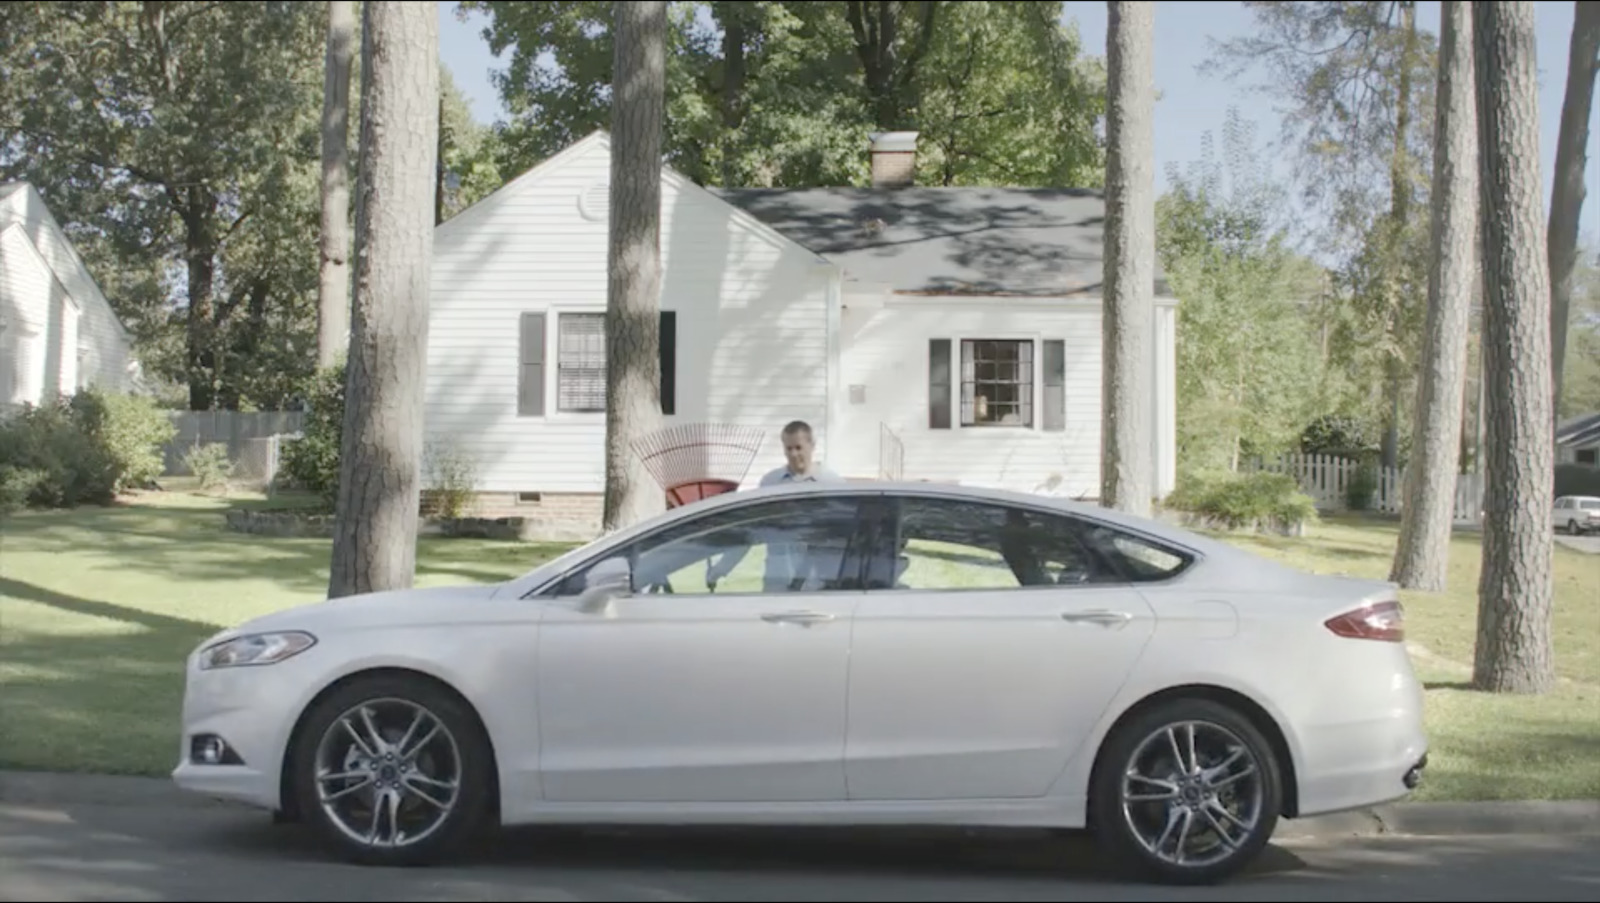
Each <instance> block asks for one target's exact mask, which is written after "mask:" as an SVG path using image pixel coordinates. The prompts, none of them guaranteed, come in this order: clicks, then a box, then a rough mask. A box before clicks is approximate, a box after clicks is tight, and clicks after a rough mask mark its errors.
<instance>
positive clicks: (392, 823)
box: [293, 675, 494, 865]
mask: <svg viewBox="0 0 1600 903" xmlns="http://www.w3.org/2000/svg"><path fill="white" fill-rule="evenodd" d="M293 755H294V778H295V789H296V794H297V797H298V803H299V809H300V811H301V812H302V813H304V818H305V820H307V821H309V822H311V823H312V824H314V825H315V826H316V828H317V830H318V831H319V832H320V833H321V834H322V835H323V836H325V837H326V838H328V840H329V841H330V842H332V843H333V845H334V846H335V848H336V849H337V850H339V852H340V854H341V855H342V858H345V859H348V860H351V861H354V862H359V863H363V864H370V865H426V864H431V863H433V862H436V861H438V860H440V859H442V858H445V857H447V856H449V855H450V854H453V853H454V852H456V851H457V850H459V849H460V847H461V846H462V844H463V843H464V842H465V841H466V840H467V839H468V838H470V837H471V836H472V835H474V834H475V833H476V832H477V831H479V830H480V829H481V828H483V827H484V826H485V821H486V814H487V812H488V811H489V808H490V806H489V803H490V794H491V793H492V788H493V786H494V785H493V782H492V780H491V769H492V768H493V767H494V765H493V756H492V754H491V752H490V749H489V741H488V738H487V737H486V736H485V734H484V731H483V729H482V727H481V726H480V725H479V722H478V719H477V718H476V716H475V715H474V714H473V713H472V712H471V711H470V710H469V709H468V708H467V707H466V706H465V705H463V704H462V703H461V702H460V701H459V700H458V699H457V698H456V697H455V696H454V695H453V694H451V693H449V692H447V691H445V690H444V689H442V688H441V687H439V686H438V685H436V684H434V683H433V682H432V681H428V680H426V679H423V678H420V677H411V676H404V675H374V676H372V677H366V678H359V679H357V680H355V681H352V682H351V683H348V684H346V685H344V686H342V687H339V688H338V689H337V690H335V691H334V692H332V693H330V694H328V695H327V696H326V697H324V698H323V699H321V700H320V701H318V703H317V704H316V706H315V708H314V709H313V710H312V711H311V712H309V713H308V715H307V719H306V724H305V727H304V729H303V730H302V731H301V732H300V736H299V740H298V742H297V743H296V748H295V750H294V751H293Z"/></svg>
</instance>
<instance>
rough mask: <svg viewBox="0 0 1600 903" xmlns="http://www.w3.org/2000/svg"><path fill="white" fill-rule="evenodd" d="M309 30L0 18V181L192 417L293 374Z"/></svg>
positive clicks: (310, 137)
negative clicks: (72, 254) (35, 213)
mask: <svg viewBox="0 0 1600 903" xmlns="http://www.w3.org/2000/svg"><path fill="white" fill-rule="evenodd" d="M325 32H326V8H325V5H324V4H321V3H288V2H281V0H270V2H261V3H227V4H223V3H209V2H172V3H143V2H105V3H8V4H4V5H3V6H0V111H4V112H0V180H5V179H26V180H28V181H31V182H33V183H34V184H35V185H36V186H38V188H39V190H40V192H41V193H42V194H43V195H44V197H45V198H46V200H47V202H48V203H49V205H50V208H51V212H52V213H53V214H54V215H55V217H56V219H57V220H58V221H60V222H61V223H62V225H63V226H64V227H65V228H66V229H67V230H68V232H69V233H70V236H71V239H72V241H73V243H74V245H75V247H76V249H77V250H78V251H79V253H80V254H81V255H82V256H83V258H84V259H85V262H86V263H87V265H88V266H89V268H90V271H91V272H92V273H94V275H95V278H96V280H97V281H98V282H99V283H100V285H101V286H102V288H103V289H104V291H105V293H106V295H107V297H109V298H110V299H112V303H113V304H114V305H115V306H116V309H117V313H118V314H119V316H120V317H121V318H122V320H123V321H124V322H125V323H126V324H128V327H129V329H130V331H131V332H132V333H133V334H134V336H135V339H136V347H137V350H138V353H139V356H140V358H141V360H142V361H143V362H144V364H145V367H146V370H147V372H150V373H151V374H152V375H153V376H155V377H157V378H159V379H165V380H171V381H174V382H179V383H183V384H185V385H186V386H187V387H188V388H189V390H190V401H191V403H196V404H198V406H199V407H201V408H208V407H211V406H212V405H216V406H219V407H224V408H237V407H250V406H253V407H258V408H272V407H278V406H280V405H281V403H282V402H284V401H285V400H287V397H288V395H287V388H288V387H290V386H292V385H294V384H295V383H296V382H297V381H298V380H299V379H300V378H302V377H303V376H304V375H306V374H307V373H308V372H309V367H310V363H309V362H310V361H311V359H312V357H311V355H309V354H307V353H306V349H307V348H309V347H314V334H315V298H316V285H317V254H316V252H315V247H314V243H313V244H312V245H308V244H307V241H306V238H307V236H313V237H314V236H315V235H316V233H317V222H318V215H319V209H318V186H319V182H320V166H319V162H318V161H319V153H320V144H319V137H318V131H317V129H318V122H319V118H320V111H321V101H322V56H323V42H324V37H325ZM313 242H314V239H313ZM308 248H309V250H308Z"/></svg>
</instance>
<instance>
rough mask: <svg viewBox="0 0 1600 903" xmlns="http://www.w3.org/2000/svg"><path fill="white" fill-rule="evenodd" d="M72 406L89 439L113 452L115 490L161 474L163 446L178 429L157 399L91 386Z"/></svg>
mask: <svg viewBox="0 0 1600 903" xmlns="http://www.w3.org/2000/svg"><path fill="white" fill-rule="evenodd" d="M71 407H72V410H73V413H74V414H75V415H76V416H77V422H78V423H79V425H80V426H81V428H82V429H83V431H84V433H85V435H86V436H87V437H88V439H89V440H90V441H91V442H93V443H94V444H95V445H96V446H97V447H99V448H102V449H104V450H105V451H106V453H107V454H109V455H110V456H111V460H112V464H113V465H114V466H115V468H116V472H117V478H116V482H115V483H114V485H113V487H112V489H113V490H114V491H115V492H119V493H120V492H125V491H127V490H129V489H134V488H137V487H141V486H148V485H149V484H151V483H154V482H155V480H156V478H157V477H159V476H161V471H162V460H161V446H162V445H164V444H165V443H167V442H168V441H170V440H171V439H172V437H173V436H175V435H177V432H178V429H177V427H176V426H174V425H173V423H172V419H171V418H170V417H168V416H167V412H166V411H163V410H161V409H160V408H159V407H157V406H156V403H155V402H154V401H152V400H151V399H149V398H145V397H144V396H141V395H125V394H118V393H108V392H102V391H100V390H99V389H94V388H88V389H82V390H79V392H78V393H77V394H76V395H74V396H73V397H72V402H71Z"/></svg>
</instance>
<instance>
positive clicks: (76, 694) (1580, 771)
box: [0, 493, 1600, 799]
mask: <svg viewBox="0 0 1600 903" xmlns="http://www.w3.org/2000/svg"><path fill="white" fill-rule="evenodd" d="M240 504H251V505H255V504H260V501H259V500H249V499H247V500H232V501H226V502H225V501H222V500H219V499H212V498H205V497H201V496H192V495H184V494H179V493H165V494H160V495H154V496H144V497H141V498H139V499H136V500H135V501H134V502H133V503H131V504H128V505H123V506H119V507H117V508H112V509H96V508H85V509H80V510H77V511H70V512H26V513H23V514H20V515H17V516H15V517H13V518H11V519H10V520H8V521H6V522H5V523H4V524H3V525H0V725H3V729H0V768H28V769H45V770H54V771H102V772H113V773H127V774H155V775H163V774H166V773H167V772H168V771H169V770H170V769H171V767H172V764H173V761H174V759H175V757H176V755H177V742H178V741H177V730H178V722H177V719H178V709H179V703H180V694H181V691H182V687H181V677H182V662H183V658H184V656H185V655H186V654H187V653H188V652H189V651H190V650H191V649H192V648H193V647H194V645H195V644H196V643H198V642H199V641H200V640H202V639H204V638H205V637H206V636H208V635H209V634H211V633H213V632H214V631H215V630H217V629H218V628H220V627H224V626H231V625H233V624H237V623H238V622H240V621H243V620H245V619H247V618H250V617H254V616H256V615H258V614H263V613H266V612H270V611H274V610H277V609H280V608H283V607H286V606H289V605H294V604H299V603H303V602H311V601H315V600H317V599H319V598H321V594H322V593H323V591H324V588H325V586H326V583H327V573H328V542H327V541H326V540H321V539H269V538H264V537H259V536H245V535H241V534H235V533H229V532H227V531H226V530H225V529H223V525H222V512H223V511H224V510H225V509H226V508H227V507H228V506H229V505H240ZM1395 533H1396V527H1395V526H1393V525H1391V524H1386V523H1373V522H1353V521H1338V522H1327V523H1323V524H1320V525H1318V526H1317V527H1315V528H1314V530H1313V533H1312V535H1311V536H1310V537H1308V538H1307V539H1303V540H1295V539H1281V538H1269V537H1258V536H1238V537H1231V539H1232V541H1235V542H1239V543H1241V544H1244V545H1247V546H1250V547H1253V548H1256V549H1259V550H1261V551H1263V552H1265V553H1266V554H1269V555H1273V556H1276V557H1280V558H1284V559H1287V560H1289V561H1290V562H1291V563H1294V564H1296V565H1298V566H1300V567H1304V568H1307V569H1309V570H1314V571H1319V572H1332V571H1339V572H1344V573H1350V574H1355V575H1361V576H1371V577H1379V578H1381V577H1383V576H1385V575H1386V574H1387V572H1388V567H1389V554H1390V550H1391V549H1392V548H1393V544H1394V541H1395ZM564 548H565V546H561V545H524V544H513V543H496V542H487V541H476V540H447V539H424V540H422V541H421V543H420V544H419V555H418V574H417V583H418V584H419V585H423V586H427V585H437V584H441V583H456V582H486V581H495V580H501V579H504V578H507V577H511V576H514V575H516V574H519V573H522V572H524V571H526V570H527V569H529V568H531V567H533V566H534V565H536V564H537V563H539V562H541V561H544V560H547V559H548V558H550V557H551V556H553V555H555V554H558V553H559V552H560V551H562V550H563V549H564ZM758 558H759V555H755V554H753V555H751V556H749V557H748V559H747V560H746V561H745V562H743V563H742V564H741V566H740V568H739V570H738V571H737V572H736V573H735V575H733V576H732V577H730V578H729V581H728V582H729V583H730V584H732V583H737V582H740V581H741V580H744V579H754V578H755V575H756V574H759V567H760V562H759V560H757V559H758ZM1451 564H1452V574H1451V587H1450V590H1449V592H1447V593H1443V594H1439V595H1437V596H1427V595H1420V594H1407V596H1406V604H1407V612H1408V621H1409V626H1408V629H1409V631H1410V633H1411V636H1412V639H1413V642H1414V644H1415V648H1414V653H1415V656H1416V659H1417V662H1418V666H1419V669H1420V670H1421V671H1422V673H1423V675H1424V677H1425V678H1426V679H1427V680H1428V681H1429V683H1430V690H1429V697H1428V702H1429V712H1428V719H1429V728H1430V732H1431V733H1432V736H1433V740H1434V745H1435V754H1434V757H1433V760H1432V768H1431V769H1430V772H1431V773H1430V776H1429V780H1428V783H1426V784H1425V785H1424V787H1423V789H1422V790H1421V791H1420V792H1419V794H1418V797H1419V798H1423V799H1446V798H1448V799H1511V798H1574V797H1600V756H1596V755H1595V753H1594V750H1595V749H1600V556H1583V555H1580V554H1579V553H1576V552H1573V551H1570V550H1567V549H1562V548H1558V549H1557V554H1556V577H1557V605H1556V628H1557V636H1556V661H1557V666H1558V669H1559V671H1560V673H1561V676H1562V683H1561V685H1560V687H1558V689H1557V690H1556V691H1555V692H1554V693H1552V694H1550V695H1549V696H1545V697H1539V698H1533V699H1527V698H1511V697H1491V696H1486V695H1483V694H1478V693H1472V692H1470V691H1468V690H1465V689H1463V688H1462V682H1464V681H1465V680H1466V679H1467V678H1468V677H1469V676H1470V663H1471V661H1472V645H1473V635H1474V630H1475V610H1476V597H1475V593H1476V585H1477V568H1478V541H1477V537H1476V536H1475V535H1470V534H1463V535H1461V536H1459V537H1458V538H1457V540H1456V542H1455V547H1454V549H1453V553H1452V562H1451ZM686 576H687V575H686ZM677 582H678V581H677V577H676V575H675V577H674V583H677ZM690 582H692V581H690ZM685 589H689V587H685Z"/></svg>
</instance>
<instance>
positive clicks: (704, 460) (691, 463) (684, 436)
mask: <svg viewBox="0 0 1600 903" xmlns="http://www.w3.org/2000/svg"><path fill="white" fill-rule="evenodd" d="M765 439H766V431H765V430H762V429H760V428H759V427H751V426H735V425H733V424H729V423H683V424H678V425H677V426H669V427H667V428H665V429H660V430H657V431H655V432H654V433H651V434H649V435H648V436H644V437H642V438H640V439H636V440H634V442H633V451H634V454H636V455H638V456H639V459H640V460H641V461H642V462H643V463H644V466H645V470H647V471H649V473H650V476H652V477H654V478H655V481H656V482H657V483H658V484H660V485H661V488H662V489H665V490H667V491H668V492H671V491H672V490H674V489H676V488H677V487H679V486H683V485H685V484H688V483H700V482H706V481H716V482H729V483H732V484H733V485H735V486H737V485H738V484H740V483H742V482H744V478H745V476H746V475H747V474H749V472H750V464H751V462H753V461H755V458H756V453H757V452H759V451H760V450H761V445H762V443H763V442H764V441H765Z"/></svg>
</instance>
